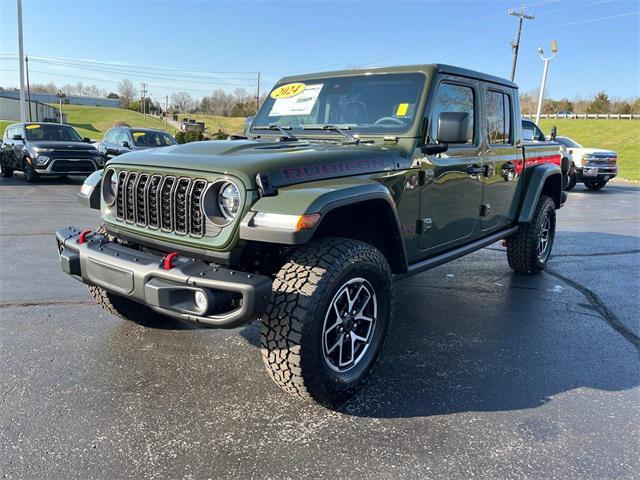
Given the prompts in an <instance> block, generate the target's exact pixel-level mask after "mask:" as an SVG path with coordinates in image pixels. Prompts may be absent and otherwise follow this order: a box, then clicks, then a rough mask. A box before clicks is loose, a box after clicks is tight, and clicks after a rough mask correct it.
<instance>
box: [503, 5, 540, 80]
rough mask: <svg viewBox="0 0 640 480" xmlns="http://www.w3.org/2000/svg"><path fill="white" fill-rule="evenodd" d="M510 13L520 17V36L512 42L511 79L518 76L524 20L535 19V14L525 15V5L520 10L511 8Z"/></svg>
mask: <svg viewBox="0 0 640 480" xmlns="http://www.w3.org/2000/svg"><path fill="white" fill-rule="evenodd" d="M509 15H511V16H513V17H519V21H518V36H517V37H516V41H515V43H512V44H511V48H513V65H512V66H511V81H512V82H513V80H514V79H515V78H516V65H517V64H518V52H519V51H520V35H521V34H522V20H533V19H534V18H536V17H534V16H533V15H525V13H524V5H522V6H521V7H520V11H519V12H518V11H516V10H509Z"/></svg>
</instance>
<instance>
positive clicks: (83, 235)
mask: <svg viewBox="0 0 640 480" xmlns="http://www.w3.org/2000/svg"><path fill="white" fill-rule="evenodd" d="M90 233H91V230H83V231H82V232H80V235H79V236H78V243H79V244H81V245H82V244H83V243H85V242H86V241H87V235H89V234H90Z"/></svg>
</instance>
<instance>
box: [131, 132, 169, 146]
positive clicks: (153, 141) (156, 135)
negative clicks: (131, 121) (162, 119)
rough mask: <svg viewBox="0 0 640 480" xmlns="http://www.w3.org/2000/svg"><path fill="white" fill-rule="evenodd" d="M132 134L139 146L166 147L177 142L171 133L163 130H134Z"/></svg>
mask: <svg viewBox="0 0 640 480" xmlns="http://www.w3.org/2000/svg"><path fill="white" fill-rule="evenodd" d="M131 134H132V135H133V141H134V143H135V144H136V146H138V147H166V146H167V145H174V144H175V143H176V142H175V141H174V140H173V138H171V136H170V135H167V134H166V133H162V132H148V131H146V132H144V131H137V132H136V131H133V132H131Z"/></svg>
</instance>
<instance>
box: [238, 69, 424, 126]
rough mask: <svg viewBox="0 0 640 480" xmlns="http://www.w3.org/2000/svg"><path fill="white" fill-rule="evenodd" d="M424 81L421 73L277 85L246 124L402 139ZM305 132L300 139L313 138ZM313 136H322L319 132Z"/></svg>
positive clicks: (410, 123)
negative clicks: (322, 128) (335, 129)
mask: <svg viewBox="0 0 640 480" xmlns="http://www.w3.org/2000/svg"><path fill="white" fill-rule="evenodd" d="M424 82H425V76H424V75H423V74H420V73H398V74H373V75H353V76H346V77H327V78H317V79H313V80H309V81H306V82H304V83H302V82H292V83H287V84H280V85H276V87H275V88H274V89H273V90H272V91H271V93H270V94H269V95H268V96H267V98H266V100H265V101H264V103H263V105H262V107H261V108H260V111H259V112H258V114H257V116H256V118H255V119H254V121H253V123H252V124H251V131H252V132H253V133H257V134H263V133H265V132H264V130H260V129H256V127H268V126H269V125H277V126H280V127H292V130H293V132H292V133H296V134H302V130H303V128H302V127H305V126H306V127H307V129H311V128H314V127H320V126H322V125H333V126H341V127H343V128H348V129H349V130H350V133H351V134H356V133H361V134H365V135H366V134H376V133H379V134H387V133H402V132H405V131H407V130H408V129H409V128H410V126H411V125H412V124H413V121H414V119H415V115H416V112H417V110H418V103H419V101H420V95H421V93H422V90H423V88H424ZM314 132H315V130H307V131H306V132H304V134H313V133H314ZM315 133H321V131H320V130H319V131H318V132H315Z"/></svg>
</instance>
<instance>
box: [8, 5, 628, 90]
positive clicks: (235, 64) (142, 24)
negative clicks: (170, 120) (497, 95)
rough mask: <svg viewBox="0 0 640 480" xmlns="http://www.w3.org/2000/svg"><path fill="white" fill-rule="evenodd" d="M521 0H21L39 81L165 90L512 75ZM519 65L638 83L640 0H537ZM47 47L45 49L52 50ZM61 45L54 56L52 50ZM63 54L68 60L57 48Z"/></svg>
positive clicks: (600, 84) (13, 80)
mask: <svg viewBox="0 0 640 480" xmlns="http://www.w3.org/2000/svg"><path fill="white" fill-rule="evenodd" d="M520 6H521V2H520V1H519V0H512V1H480V0H476V1H455V0H454V1H451V0H450V1H435V0H432V1H431V0H422V1H417V0H416V1H403V0H386V1H365V0H342V1H340V2H332V1H327V0H324V1H315V0H298V1H296V2H288V1H282V0H280V1H277V2H271V1H258V2H250V1H243V0H236V1H233V2H223V1H195V0H173V1H168V0H155V1H135V0H127V1H119V0H76V1H66V0H23V18H24V21H23V24H24V48H25V53H26V54H27V55H29V56H31V57H32V58H31V61H30V62H29V65H30V79H31V82H32V83H48V82H49V81H54V82H55V83H56V84H58V85H62V84H65V83H71V84H75V83H77V82H78V81H81V82H83V83H84V84H96V85H97V86H98V87H100V88H103V89H106V90H111V91H115V90H116V86H117V83H118V81H120V80H121V79H122V78H129V79H131V80H132V81H133V82H134V83H136V84H139V83H140V82H146V83H148V84H149V87H148V90H149V92H150V93H151V96H152V98H154V99H155V100H156V101H159V100H160V99H161V98H164V95H166V94H170V93H172V92H175V91H180V90H182V91H187V92H189V93H191V95H192V96H194V97H202V96H203V95H207V94H210V92H211V91H213V90H214V89H215V88H224V89H225V90H227V91H232V90H233V89H234V88H236V87H243V88H245V89H247V90H249V91H254V90H255V89H256V73H255V72H258V71H259V72H261V82H260V86H261V89H263V91H264V90H265V89H269V88H270V87H271V86H272V85H273V84H274V83H275V82H276V81H277V80H278V78H280V77H282V76H284V75H291V74H296V73H308V72H317V71H326V70H335V69H343V68H355V67H358V68H359V67H370V66H389V65H409V64H417V63H435V62H442V63H448V64H452V65H458V66H462V67H465V68H470V69H474V70H479V71H482V72H486V73H491V74H494V75H498V76H501V77H509V76H510V73H511V63H512V59H513V56H512V52H511V47H510V42H511V41H512V40H514V39H515V36H516V30H517V19H516V18H515V17H512V16H509V15H507V11H508V10H509V9H510V8H520ZM525 10H526V12H527V13H528V14H532V15H535V17H536V18H535V19H534V20H525V23H524V30H523V36H522V41H521V48H520V58H519V62H518V70H517V73H516V83H518V84H519V86H520V89H521V91H523V92H528V91H531V90H534V89H536V88H538V87H539V85H540V79H541V76H542V69H543V62H542V60H541V59H540V57H539V55H538V53H537V51H536V47H537V46H542V47H543V48H544V49H545V53H550V52H549V51H550V43H551V40H553V39H555V40H557V42H558V53H557V55H556V57H555V58H554V59H553V60H552V61H551V62H550V67H549V79H548V84H547V91H548V94H549V96H550V97H552V98H556V99H559V98H563V97H567V98H570V99H573V98H576V97H590V96H592V95H594V94H595V93H597V92H599V91H602V90H604V91H606V92H607V93H608V94H609V95H610V96H611V97H614V98H630V97H635V96H639V95H640V74H639V70H640V0H583V1H573V0H532V1H529V2H526V3H525ZM17 53H18V40H17V8H16V0H0V86H2V87H5V88H6V87H13V86H18V85H19V76H18V61H17V58H16V54H17ZM43 57H44V58H43ZM53 57H55V58H53ZM60 59H63V60H60Z"/></svg>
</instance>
